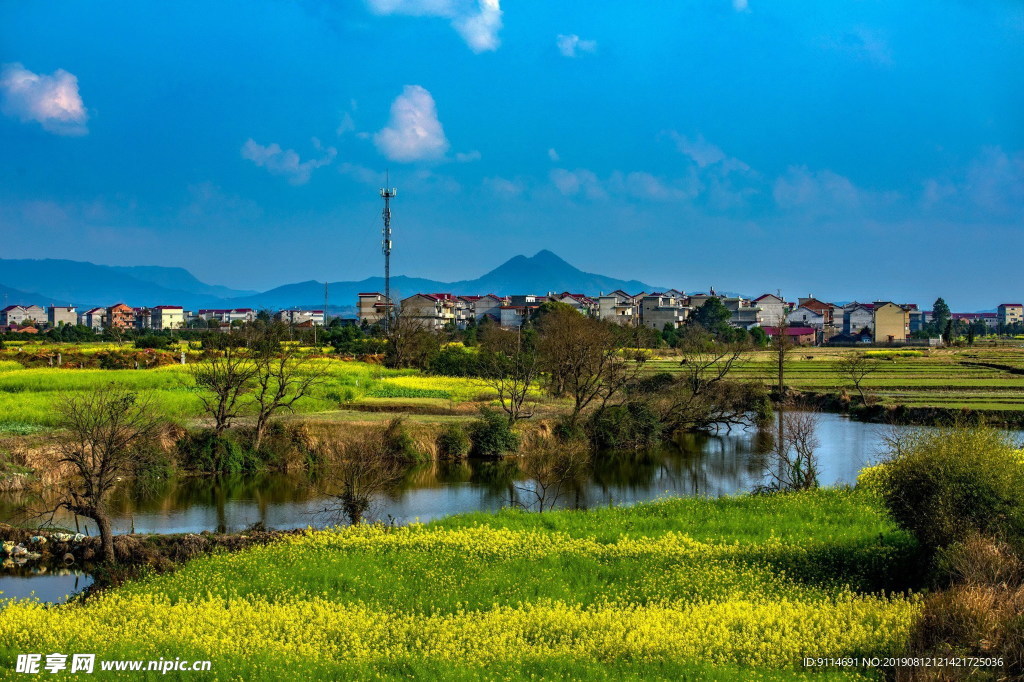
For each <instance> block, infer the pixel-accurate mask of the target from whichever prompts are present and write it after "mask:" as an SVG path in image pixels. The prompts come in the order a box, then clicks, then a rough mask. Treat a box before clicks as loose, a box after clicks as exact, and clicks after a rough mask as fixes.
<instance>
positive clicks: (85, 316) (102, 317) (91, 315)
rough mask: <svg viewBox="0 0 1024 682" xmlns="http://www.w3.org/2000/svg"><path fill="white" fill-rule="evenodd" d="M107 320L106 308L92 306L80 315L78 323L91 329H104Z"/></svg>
mask: <svg viewBox="0 0 1024 682" xmlns="http://www.w3.org/2000/svg"><path fill="white" fill-rule="evenodd" d="M106 322H107V309H106V308H90V309H89V310H86V311H85V312H84V313H82V314H81V315H79V316H78V324H80V325H82V326H84V327H89V328H90V329H103V328H104V327H105V326H106Z"/></svg>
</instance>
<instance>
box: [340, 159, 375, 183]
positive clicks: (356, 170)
mask: <svg viewBox="0 0 1024 682" xmlns="http://www.w3.org/2000/svg"><path fill="white" fill-rule="evenodd" d="M338 172H339V173H341V174H342V175H347V176H348V177H350V178H352V179H353V180H355V181H356V182H361V183H364V184H367V185H376V186H378V187H379V186H381V185H383V184H384V180H385V176H384V175H383V174H382V173H380V172H379V171H375V170H373V169H372V168H367V167H366V166H359V165H357V164H354V163H348V162H345V163H343V164H341V165H339V166H338Z"/></svg>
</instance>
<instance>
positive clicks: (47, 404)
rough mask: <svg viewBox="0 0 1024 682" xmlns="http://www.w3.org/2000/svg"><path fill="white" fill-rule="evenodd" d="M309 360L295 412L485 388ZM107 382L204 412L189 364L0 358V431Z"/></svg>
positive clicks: (187, 411) (172, 411)
mask: <svg viewBox="0 0 1024 682" xmlns="http://www.w3.org/2000/svg"><path fill="white" fill-rule="evenodd" d="M311 362H312V363H315V364H316V366H317V368H318V369H320V370H322V371H323V372H324V380H323V382H322V383H320V384H319V385H318V386H316V388H315V389H314V390H313V391H312V392H311V394H310V395H309V396H308V397H306V398H304V399H302V400H301V401H299V403H297V405H296V412H298V413H300V414H309V413H316V412H326V411H333V410H339V409H342V408H344V407H345V406H347V405H350V404H352V403H353V402H358V401H361V400H364V399H366V400H368V401H369V400H387V399H393V400H394V401H395V402H396V403H397V402H403V401H404V402H408V401H409V400H417V399H428V398H429V399H434V400H437V401H440V402H442V403H445V404H452V403H460V402H466V401H471V400H475V399H477V398H479V397H481V396H482V395H483V396H486V395H487V393H488V391H487V388H486V387H485V386H484V385H483V384H481V383H480V382H479V381H476V380H473V379H460V378H452V377H425V376H422V375H420V374H419V373H418V372H416V371H414V370H389V369H385V368H383V367H380V366H379V365H372V364H367V363H363V362H346V361H341V360H331V359H315V360H312V361H311ZM109 384H116V385H118V386H123V387H127V388H130V389H132V390H135V391H138V392H139V393H140V394H141V395H142V396H144V397H146V398H148V399H149V400H151V401H152V403H153V406H154V408H155V409H156V410H157V411H158V412H159V413H160V414H161V415H163V416H164V417H166V418H167V419H170V420H172V421H176V422H178V423H188V422H190V421H192V420H195V419H197V418H199V417H201V416H202V406H201V403H200V401H199V397H198V395H197V394H196V391H195V388H194V387H193V385H192V378H191V375H190V374H189V371H188V367H187V366H182V365H166V366H163V367H158V368H154V369H139V370H135V369H116V370H114V369H111V370H104V369H59V368H49V367H42V368H32V369H24V368H21V366H20V365H17V364H16V363H15V362H13V361H10V360H6V361H0V434H2V433H17V432H19V431H20V430H23V429H24V427H25V425H30V426H31V425H34V426H43V427H48V426H52V425H53V424H54V423H55V420H56V415H55V414H54V411H53V405H54V403H55V401H56V400H58V399H59V397H60V396H61V395H62V394H65V393H69V392H74V391H82V390H87V389H90V388H93V387H97V386H104V385H109Z"/></svg>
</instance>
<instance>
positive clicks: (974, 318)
mask: <svg viewBox="0 0 1024 682" xmlns="http://www.w3.org/2000/svg"><path fill="white" fill-rule="evenodd" d="M950 317H951V318H952V319H953V320H954V321H959V322H965V323H967V324H972V323H974V322H982V323H984V324H985V326H986V327H988V328H989V329H995V328H996V327H998V326H999V315H998V314H997V313H951V315H950Z"/></svg>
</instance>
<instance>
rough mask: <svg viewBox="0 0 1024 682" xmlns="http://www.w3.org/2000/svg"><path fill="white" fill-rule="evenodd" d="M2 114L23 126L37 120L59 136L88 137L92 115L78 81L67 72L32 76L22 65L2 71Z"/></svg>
mask: <svg viewBox="0 0 1024 682" xmlns="http://www.w3.org/2000/svg"><path fill="white" fill-rule="evenodd" d="M0 111H3V113H4V114H6V115H7V116H14V117H16V118H18V119H19V120H21V121H22V122H23V123H27V122H29V121H35V122H37V123H39V124H40V125H41V126H42V127H43V130H46V131H47V132H51V133H54V134H56V135H85V134H86V133H88V132H89V128H88V127H87V126H86V122H87V121H88V120H89V114H88V112H87V111H86V109H85V105H84V104H83V103H82V97H81V95H79V93H78V78H76V77H75V75H74V74H72V73H68V72H67V71H65V70H64V69H57V70H56V71H54V72H53V73H52V74H51V75H49V76H47V75H45V74H38V73H32V72H31V71H29V70H28V69H26V68H25V67H24V66H22V65H21V64H19V63H17V62H15V63H13V64H4V65H3V67H2V68H0Z"/></svg>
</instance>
